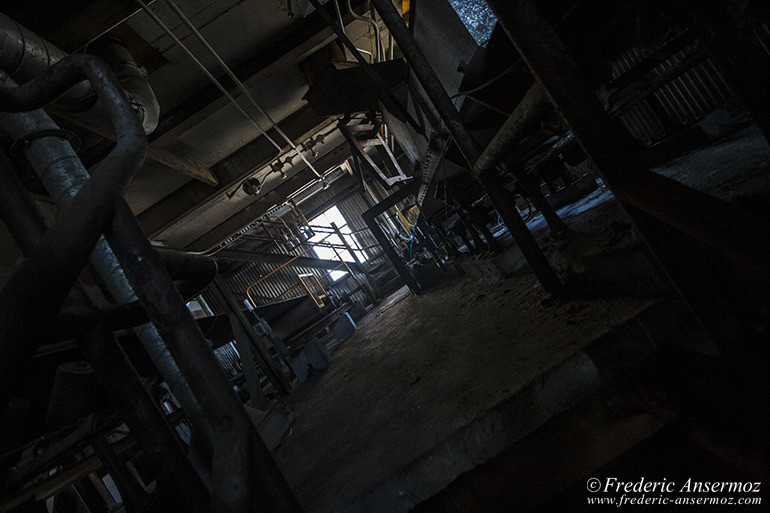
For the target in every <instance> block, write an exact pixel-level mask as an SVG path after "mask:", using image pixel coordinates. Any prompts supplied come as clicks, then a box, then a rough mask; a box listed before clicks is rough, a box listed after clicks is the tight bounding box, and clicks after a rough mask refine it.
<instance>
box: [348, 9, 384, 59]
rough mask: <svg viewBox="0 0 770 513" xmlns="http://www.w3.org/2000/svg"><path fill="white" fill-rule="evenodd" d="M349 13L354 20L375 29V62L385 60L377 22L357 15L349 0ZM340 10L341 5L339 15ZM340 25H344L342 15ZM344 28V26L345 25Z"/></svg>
mask: <svg viewBox="0 0 770 513" xmlns="http://www.w3.org/2000/svg"><path fill="white" fill-rule="evenodd" d="M347 7H348V11H350V15H351V16H353V18H355V19H357V20H359V21H365V22H366V23H369V24H370V25H371V26H373V27H374V37H375V40H376V42H377V44H376V45H375V52H376V53H377V58H376V59H375V62H382V61H383V58H384V53H383V50H382V40H381V39H380V26H379V24H378V23H377V21H375V19H374V18H367V17H366V16H361V15H359V14H356V12H355V11H354V10H353V7H352V6H351V5H350V0H348V6H347ZM339 12H340V8H339V5H338V6H337V13H338V14H339ZM339 16H340V25H342V15H341V14H340V15H339ZM343 26H344V25H343Z"/></svg>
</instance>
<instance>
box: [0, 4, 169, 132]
mask: <svg viewBox="0 0 770 513" xmlns="http://www.w3.org/2000/svg"><path fill="white" fill-rule="evenodd" d="M86 51H87V52H88V53H90V54H92V55H94V56H96V57H99V58H100V59H102V60H103V61H105V62H106V63H107V64H108V65H109V66H110V68H112V70H113V71H114V72H115V74H116V75H117V77H118V80H119V81H120V85H121V86H122V87H123V89H124V90H125V91H126V93H127V94H128V97H129V99H130V100H131V105H132V107H133V108H134V110H135V111H136V112H137V114H138V116H139V119H141V121H142V127H143V128H144V131H145V133H147V134H149V133H152V132H153V131H154V130H155V128H156V127H157V126H158V117H159V114H160V107H159V105H158V100H157V98H156V97H155V93H153V91H152V88H151V87H150V84H149V82H147V76H146V75H145V73H144V72H143V71H142V70H141V68H140V67H139V65H138V64H136V62H134V60H133V58H132V57H131V54H130V53H129V52H128V49H127V48H126V46H125V44H123V42H122V41H121V40H120V39H117V38H114V37H102V38H99V39H97V40H96V41H94V42H93V43H91V44H89V45H88V48H87V49H86ZM66 55H67V53H66V52H64V51H63V50H61V49H59V48H57V47H56V46H55V45H53V44H52V43H50V42H48V41H46V40H45V39H43V38H42V37H40V36H38V35H37V34H35V33H34V32H32V31H31V30H29V29H27V28H25V27H22V26H21V25H19V24H18V23H16V22H15V21H14V20H12V19H11V18H9V17H8V16H6V15H5V14H3V13H0V69H2V70H3V71H5V72H6V73H7V74H8V76H9V77H10V78H11V79H13V80H14V81H15V82H17V83H20V84H23V83H25V82H28V81H29V80H32V79H33V78H34V77H36V76H38V75H42V74H43V73H44V72H45V71H46V70H47V69H48V68H50V67H51V65H53V64H54V63H55V62H58V61H60V60H61V59H62V58H64V57H65V56H66ZM52 106H53V107H54V108H55V109H58V110H60V111H63V112H69V113H74V114H77V115H78V116H80V117H82V118H84V119H86V120H87V121H89V122H91V123H94V124H95V125H98V126H99V127H102V128H107V129H111V126H112V125H111V124H110V122H109V119H108V118H107V115H106V113H105V112H104V109H103V107H102V106H101V104H100V103H99V102H98V101H97V97H96V95H95V94H94V92H93V90H92V89H91V86H90V85H89V83H88V82H87V81H83V82H81V83H79V84H77V85H76V86H74V87H72V88H70V89H69V90H68V91H67V92H66V93H64V94H63V95H62V96H60V97H59V98H57V99H56V101H55V102H53V104H52Z"/></svg>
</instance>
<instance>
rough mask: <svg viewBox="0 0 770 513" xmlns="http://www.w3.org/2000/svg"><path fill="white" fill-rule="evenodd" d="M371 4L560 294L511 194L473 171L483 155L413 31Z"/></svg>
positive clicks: (535, 264) (546, 282) (376, 0)
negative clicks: (477, 170) (476, 168)
mask: <svg viewBox="0 0 770 513" xmlns="http://www.w3.org/2000/svg"><path fill="white" fill-rule="evenodd" d="M372 4H373V5H374V7H375V8H376V9H377V12H378V13H379V14H380V16H381V17H382V21H383V22H384V23H385V25H386V26H387V27H388V30H389V31H390V33H391V34H392V35H393V38H394V39H395V40H396V42H397V43H398V46H399V47H400V48H401V51H402V52H403V53H404V56H405V57H406V59H407V61H408V62H409V65H410V66H411V68H412V71H414V74H415V76H416V77H417V79H418V80H419V81H420V84H421V85H422V86H423V88H424V89H425V92H426V93H427V95H428V98H430V100H431V102H432V103H433V106H434V107H435V109H436V111H437V112H438V113H439V116H441V120H442V121H443V122H444V124H445V125H446V127H447V129H448V130H449V133H450V134H451V135H452V139H453V140H454V142H455V144H457V146H458V147H459V148H460V151H461V152H462V154H463V156H464V157H465V160H466V161H467V162H468V166H469V169H471V170H472V171H473V174H474V175H475V176H476V177H477V179H478V180H479V183H480V184H481V186H482V188H483V189H484V191H485V192H486V193H487V196H489V199H490V200H491V201H492V205H493V206H494V207H495V209H497V211H498V213H499V214H500V217H502V219H503V222H504V223H505V224H506V226H507V227H508V230H509V231H510V233H511V236H513V238H514V240H515V241H516V244H518V246H519V248H520V249H521V252H522V253H523V254H524V257H525V258H526V259H527V261H528V262H529V264H530V266H532V269H533V270H534V272H535V275H536V276H537V278H538V280H539V281H540V284H541V285H542V286H543V288H544V289H545V290H546V291H547V292H549V293H554V294H558V293H560V292H561V290H562V283H561V280H560V279H559V277H558V276H557V275H556V272H555V271H554V270H553V268H552V267H551V264H550V263H549V262H548V259H547V258H546V256H545V254H543V252H542V250H541V249H540V247H539V246H538V245H537V241H535V238H534V237H533V236H532V234H531V233H529V229H528V228H527V225H526V224H525V223H524V221H523V220H522V219H521V216H519V213H518V211H517V210H516V207H515V200H514V196H513V195H512V194H511V193H510V192H509V191H508V190H507V189H506V188H505V187H501V186H500V185H501V183H500V180H499V177H496V176H493V175H494V173H487V175H489V176H486V175H479V174H478V173H476V171H475V166H476V163H477V162H478V160H479V158H480V157H481V155H482V152H481V148H480V147H479V145H478V144H477V143H476V141H475V140H474V138H473V135H472V134H471V133H470V132H469V131H468V129H467V128H466V127H465V124H464V123H463V121H462V119H461V118H460V113H459V112H458V111H457V107H455V105H454V103H452V100H451V98H449V95H448V94H447V92H446V89H444V86H443V84H442V83H441V81H440V80H439V78H438V76H437V75H436V72H435V71H434V70H433V68H432V67H431V65H430V63H429V62H428V59H427V58H426V57H425V55H424V54H423V53H422V50H421V49H420V47H419V45H418V44H417V41H416V40H415V38H414V34H412V32H411V31H410V30H409V28H408V27H407V26H406V24H405V23H404V20H403V19H402V18H401V14H399V12H398V10H397V9H396V8H395V6H394V5H393V3H392V2H391V1H390V0H372ZM495 164H496V163H495ZM492 167H494V166H492ZM525 232H526V234H525Z"/></svg>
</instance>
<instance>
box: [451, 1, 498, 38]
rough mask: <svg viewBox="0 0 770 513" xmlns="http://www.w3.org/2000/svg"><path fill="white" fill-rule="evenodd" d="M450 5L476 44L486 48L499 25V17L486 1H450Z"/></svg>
mask: <svg viewBox="0 0 770 513" xmlns="http://www.w3.org/2000/svg"><path fill="white" fill-rule="evenodd" d="M449 3H450V4H451V5H452V8H453V9H454V10H455V12H456V13H457V15H458V16H459V17H460V19H461V20H462V22H463V23H464V24H465V26H466V27H467V28H468V32H470V33H471V36H473V39H474V40H475V41H476V44H477V45H479V46H486V45H487V41H489V38H490V37H492V30H493V29H494V28H495V23H497V17H496V16H495V14H494V13H493V12H492V9H490V8H489V5H487V2H486V0H449Z"/></svg>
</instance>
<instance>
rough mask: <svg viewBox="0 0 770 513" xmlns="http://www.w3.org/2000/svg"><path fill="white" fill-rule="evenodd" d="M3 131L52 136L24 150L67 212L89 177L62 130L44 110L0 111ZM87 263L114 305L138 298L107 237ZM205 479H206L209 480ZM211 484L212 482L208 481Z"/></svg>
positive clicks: (185, 392) (19, 136) (160, 348)
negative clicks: (101, 282) (44, 132)
mask: <svg viewBox="0 0 770 513" xmlns="http://www.w3.org/2000/svg"><path fill="white" fill-rule="evenodd" d="M3 75H4V74H2V73H0V85H4V86H13V85H16V84H15V83H14V82H13V81H12V80H11V79H10V78H7V76H6V77H4V76H3ZM0 129H2V130H3V131H5V132H6V133H8V135H10V136H11V137H12V138H13V140H14V141H17V142H18V141H21V140H23V139H25V138H26V137H28V136H29V135H31V134H39V133H43V131H49V133H51V134H52V135H50V136H46V137H39V138H35V139H33V140H30V141H29V142H28V143H27V144H23V145H21V147H22V152H23V154H24V156H25V157H26V158H27V159H28V161H29V163H30V165H31V166H32V168H33V169H34V170H35V172H36V173H37V174H38V176H39V177H40V179H41V181H42V182H43V185H44V186H45V188H46V190H47V191H48V193H49V194H50V195H51V197H52V198H53V199H54V201H55V202H56V205H57V207H59V209H62V208H64V207H65V206H66V205H67V204H68V203H69V202H70V201H71V200H72V199H73V198H74V197H75V195H76V194H77V192H78V191H79V190H80V188H81V187H82V186H83V184H84V183H85V182H86V181H87V180H88V179H89V178H90V176H89V174H88V172H87V171H86V169H85V168H84V167H83V164H82V163H81V162H80V159H79V158H78V156H77V154H76V153H75V150H73V149H72V146H71V145H70V143H69V141H67V140H66V139H65V138H64V137H62V136H61V135H55V134H56V133H57V132H58V131H59V127H58V126H57V125H56V123H54V122H53V120H51V118H50V117H49V116H48V114H46V113H45V112H44V111H43V110H35V111H31V112H24V113H0ZM89 262H90V263H91V265H93V267H94V269H95V270H96V272H97V274H99V276H100V277H101V278H102V281H103V282H104V284H105V286H106V287H107V290H108V291H109V292H110V294H111V295H112V297H113V298H114V299H115V301H117V302H118V303H131V302H133V301H136V300H137V296H136V294H135V293H134V290H133V289H132V287H131V285H130V284H129V282H128V279H127V278H126V276H125V273H124V272H123V270H122V269H121V267H120V264H119V263H118V260H117V258H116V256H115V254H114V253H113V251H112V248H110V245H109V244H108V243H107V241H106V239H105V238H104V237H100V238H99V241H98V242H97V243H96V246H95V247H94V250H93V252H92V253H91V257H90V258H89ZM134 333H136V336H137V337H138V338H139V340H140V341H141V343H142V346H143V347H144V348H145V350H146V351H147V353H148V354H149V356H150V358H151V359H152V362H153V364H154V365H155V367H156V368H157V369H158V371H159V372H160V374H161V376H163V379H164V380H166V382H167V383H168V385H169V387H170V388H171V391H172V392H173V394H174V396H175V397H176V398H177V400H178V401H179V402H180V404H181V405H182V408H184V410H185V411H186V412H187V414H188V415H189V416H190V418H191V420H192V421H193V422H200V423H201V424H202V425H203V426H205V425H206V421H204V420H203V419H204V417H203V412H202V411H201V409H200V405H199V404H198V401H197V400H196V399H195V396H194V395H193V393H192V391H191V390H190V387H189V385H188V384H187V382H186V380H185V379H184V377H183V376H182V373H181V372H180V371H179V367H178V366H177V365H176V362H175V361H174V359H173V358H172V357H171V353H169V351H168V348H167V347H166V345H165V343H164V342H163V339H161V337H160V334H159V333H158V331H157V329H156V328H155V327H154V326H153V325H152V324H149V323H148V324H145V325H143V326H138V327H136V328H134ZM209 430H210V428H209ZM201 477H203V478H204V480H206V478H205V476H201ZM208 480H209V481H210V478H209V479H208Z"/></svg>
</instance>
